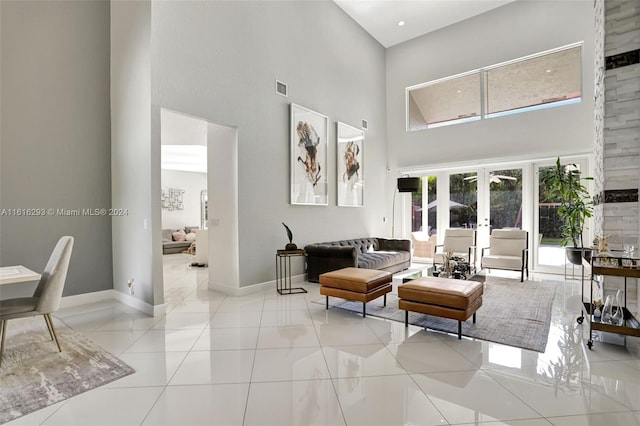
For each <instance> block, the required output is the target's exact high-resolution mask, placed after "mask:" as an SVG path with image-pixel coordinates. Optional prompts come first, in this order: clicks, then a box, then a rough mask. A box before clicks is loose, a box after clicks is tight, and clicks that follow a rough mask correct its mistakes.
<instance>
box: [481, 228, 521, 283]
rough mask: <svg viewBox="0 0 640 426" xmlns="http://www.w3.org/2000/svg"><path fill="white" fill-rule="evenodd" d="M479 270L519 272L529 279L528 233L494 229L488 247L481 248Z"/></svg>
mask: <svg viewBox="0 0 640 426" xmlns="http://www.w3.org/2000/svg"><path fill="white" fill-rule="evenodd" d="M480 268H487V269H505V270H509V271H520V281H521V282H522V281H524V273H525V271H526V272H527V279H528V278H529V233H528V232H527V231H523V230H521V229H495V230H494V231H493V232H492V233H491V236H490V237H489V247H483V248H482V253H481V260H480Z"/></svg>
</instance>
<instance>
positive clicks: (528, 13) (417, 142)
mask: <svg viewBox="0 0 640 426" xmlns="http://www.w3.org/2000/svg"><path fill="white" fill-rule="evenodd" d="M579 41H584V47H583V50H582V64H583V65H582V70H583V73H582V103H580V104H575V105H568V106H563V107H558V108H550V109H544V110H539V111H533V112H529V113H523V114H515V115H511V116H506V117H499V118H493V119H489V120H480V121H476V122H472V123H465V124H458V125H451V126H446V127H440V128H435V129H429V130H424V131H419V132H411V133H407V132H406V131H405V123H406V120H405V88H406V87H408V86H412V85H415V84H418V83H422V82H427V81H430V80H435V79H438V78H442V77H447V76H451V75H454V74H459V73H462V72H465V71H470V70H473V69H477V68H481V67H484V66H488V65H492V64H497V63H500V62H504V61H507V60H511V59H516V58H519V57H523V56H526V55H530V54H533V53H537V52H541V51H545V50H549V49H552V48H556V47H559V46H563V45H567V44H570V43H574V42H579ZM593 50H594V10H593V4H592V2H590V1H564V0H558V1H518V2H514V3H511V4H508V5H506V6H504V7H501V8H498V9H495V10H492V11H489V12H487V13H485V14H482V15H479V16H477V17H474V18H471V19H468V20H466V21H463V22H461V23H459V24H456V25H452V26H450V27H447V28H444V29H442V30H439V31H436V32H434V33H431V34H427V35H425V36H423V37H419V38H417V39H414V40H411V41H408V42H406V43H403V44H400V45H397V46H394V47H392V48H390V49H388V50H387V117H388V118H387V120H388V121H387V123H388V132H389V162H390V165H391V167H392V171H393V172H394V174H395V175H396V176H397V174H396V173H397V170H398V168H402V167H410V166H416V165H428V164H439V163H451V162H457V161H461V162H462V161H478V160H482V159H496V158H510V157H519V158H522V157H532V156H540V155H551V156H555V155H559V154H565V153H578V152H590V151H591V149H592V146H593V110H594V107H593V93H594V90H593V80H594V73H593V64H594V57H593Z"/></svg>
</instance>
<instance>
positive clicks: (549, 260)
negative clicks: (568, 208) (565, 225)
mask: <svg viewBox="0 0 640 426" xmlns="http://www.w3.org/2000/svg"><path fill="white" fill-rule="evenodd" d="M554 168H555V166H553V165H542V166H539V167H538V170H537V173H536V175H537V178H538V179H537V189H538V191H537V193H538V199H537V201H538V209H537V210H538V211H537V223H536V225H537V226H536V230H537V233H538V240H537V244H536V247H535V258H536V266H537V267H543V268H545V269H548V268H559V267H563V266H564V264H565V254H564V249H563V248H562V247H561V246H560V241H561V240H562V222H561V221H560V218H559V217H558V207H560V201H561V200H560V199H559V198H554V197H552V196H551V194H549V188H548V186H547V185H545V184H544V180H545V177H546V176H547V175H548V174H550V173H551V172H552V171H553V169H554Z"/></svg>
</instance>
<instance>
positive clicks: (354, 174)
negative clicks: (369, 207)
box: [336, 122, 364, 207]
mask: <svg viewBox="0 0 640 426" xmlns="http://www.w3.org/2000/svg"><path fill="white" fill-rule="evenodd" d="M337 125H338V129H337V132H336V134H337V138H338V143H337V153H338V161H337V164H338V167H337V170H338V176H337V182H338V205H339V206H349V207H362V206H364V175H363V171H364V163H363V145H364V131H363V130H361V129H356V128H355V127H352V126H349V125H348V124H344V123H341V122H338V123H337Z"/></svg>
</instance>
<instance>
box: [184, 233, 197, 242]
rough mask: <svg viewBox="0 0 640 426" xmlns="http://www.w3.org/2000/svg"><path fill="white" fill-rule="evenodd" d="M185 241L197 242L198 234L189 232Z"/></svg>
mask: <svg viewBox="0 0 640 426" xmlns="http://www.w3.org/2000/svg"><path fill="white" fill-rule="evenodd" d="M185 239H186V240H187V241H195V240H196V234H195V232H189V233H188V234H187V235H186V236H185Z"/></svg>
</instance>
